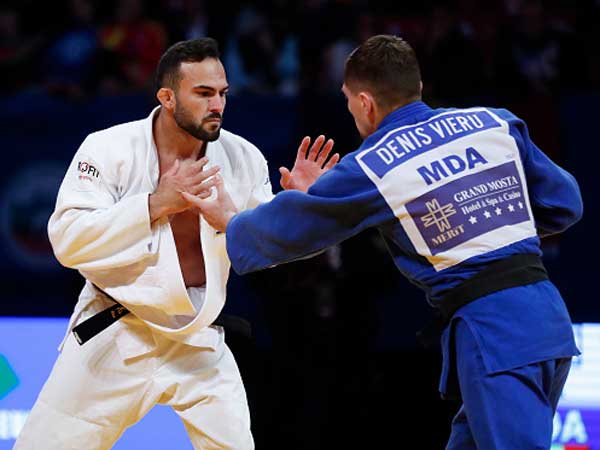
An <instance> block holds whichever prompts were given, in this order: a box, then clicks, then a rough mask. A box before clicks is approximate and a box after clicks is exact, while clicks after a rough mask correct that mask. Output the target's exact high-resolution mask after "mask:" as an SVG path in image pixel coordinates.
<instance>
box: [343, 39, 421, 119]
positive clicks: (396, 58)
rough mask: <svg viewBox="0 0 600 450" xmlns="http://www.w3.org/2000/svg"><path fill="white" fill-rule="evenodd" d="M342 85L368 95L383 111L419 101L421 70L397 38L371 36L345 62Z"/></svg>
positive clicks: (415, 58) (412, 54)
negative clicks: (366, 92) (371, 96)
mask: <svg viewBox="0 0 600 450" xmlns="http://www.w3.org/2000/svg"><path fill="white" fill-rule="evenodd" d="M344 83H345V84H346V86H347V87H348V89H350V90H351V91H352V92H353V93H356V92H359V91H362V90H365V91H368V92H370V93H371V94H372V95H373V97H374V98H375V101H376V102H377V104H378V105H379V106H381V107H382V108H386V109H389V108H393V107H395V106H398V105H401V104H403V103H406V102H408V101H414V100H420V99H421V71H420V70H419V62H418V61H417V56H416V55H415V52H414V50H413V49H412V47H411V46H410V45H408V43H407V42H406V41H405V40H404V39H402V38H399V37H397V36H391V35H384V34H381V35H377V36H373V37H370V38H369V39H367V40H366V41H365V42H364V43H362V44H361V45H360V46H359V47H357V48H356V49H354V51H353V52H352V53H350V56H348V59H347V60H346V67H345V69H344Z"/></svg>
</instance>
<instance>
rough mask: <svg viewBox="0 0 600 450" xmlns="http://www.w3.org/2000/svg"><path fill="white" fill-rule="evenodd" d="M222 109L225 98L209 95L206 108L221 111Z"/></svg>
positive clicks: (211, 110)
mask: <svg viewBox="0 0 600 450" xmlns="http://www.w3.org/2000/svg"><path fill="white" fill-rule="evenodd" d="M223 109H225V98H224V97H221V96H220V95H215V96H213V97H211V99H210V101H209V103H208V110H209V111H210V112H223Z"/></svg>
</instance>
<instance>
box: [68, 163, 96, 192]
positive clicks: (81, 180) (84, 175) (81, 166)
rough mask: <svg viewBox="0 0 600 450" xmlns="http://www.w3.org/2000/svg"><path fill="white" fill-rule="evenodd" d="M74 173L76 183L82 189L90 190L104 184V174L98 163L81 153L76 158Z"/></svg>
mask: <svg viewBox="0 0 600 450" xmlns="http://www.w3.org/2000/svg"><path fill="white" fill-rule="evenodd" d="M74 169H75V170H74V174H72V175H71V176H72V177H74V178H75V180H73V181H75V184H76V186H77V188H78V190H80V191H89V190H93V189H96V188H98V187H99V186H100V185H101V184H102V175H101V173H100V169H99V167H98V164H97V163H96V162H95V161H94V160H93V159H92V158H90V157H89V156H86V155H80V156H78V158H77V159H76V160H75V167H74Z"/></svg>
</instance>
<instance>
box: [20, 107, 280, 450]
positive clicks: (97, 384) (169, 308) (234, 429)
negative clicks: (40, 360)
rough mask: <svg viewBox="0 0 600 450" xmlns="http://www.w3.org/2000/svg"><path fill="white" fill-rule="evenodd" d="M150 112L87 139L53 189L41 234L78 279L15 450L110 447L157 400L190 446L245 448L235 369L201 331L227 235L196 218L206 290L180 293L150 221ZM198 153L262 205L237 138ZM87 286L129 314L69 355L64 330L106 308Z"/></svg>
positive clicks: (247, 147) (171, 260) (178, 276)
mask: <svg viewBox="0 0 600 450" xmlns="http://www.w3.org/2000/svg"><path fill="white" fill-rule="evenodd" d="M158 109H159V108H156V109H155V110H154V111H153V112H152V114H150V116H149V117H147V118H146V119H144V120H140V121H135V122H130V123H126V124H122V125H117V126H115V127H112V128H109V129H106V130H103V131H99V132H97V133H93V134H91V135H89V136H88V137H87V138H86V139H85V141H84V142H83V143H82V145H81V147H80V148H79V150H78V151H77V153H76V155H75V157H74V159H73V161H72V163H71V165H70V167H69V169H68V171H67V174H66V176H65V179H64V180H63V183H62V185H61V188H60V191H59V194H58V199H57V203H56V209H55V211H54V213H53V214H52V216H51V217H50V221H49V224H48V234H49V237H50V241H51V243H52V246H53V249H54V252H55V255H56V257H57V259H58V260H59V261H60V262H61V263H62V264H63V265H64V266H66V267H71V268H74V269H77V270H79V272H80V273H81V274H82V275H83V276H84V277H85V278H86V280H87V281H86V284H85V286H84V288H83V290H82V292H81V294H80V296H79V301H78V303H77V305H76V306H75V310H74V312H73V315H72V317H71V320H70V323H69V327H68V331H67V335H66V336H65V340H64V341H63V343H62V344H61V350H62V351H61V353H60V355H59V357H58V361H57V362H56V365H55V367H54V369H53V371H52V374H51V375H50V378H49V380H48V381H47V382H46V385H45V386H44V388H43V390H42V392H41V393H40V396H39V398H38V401H37V402H36V404H35V406H34V408H33V410H32V412H31V414H30V417H29V418H28V421H27V423H26V425H25V427H24V429H23V431H22V433H21V435H20V436H19V439H18V441H17V444H16V446H15V449H17V450H23V449H31V450H37V449H44V450H52V449H56V450H66V449H84V448H85V449H108V448H110V447H111V446H112V444H113V443H114V442H115V441H116V439H117V438H118V437H119V436H120V435H121V433H122V432H123V431H124V430H125V428H126V427H128V426H130V425H132V424H133V423H135V422H137V421H138V420H139V419H141V418H142V417H143V416H144V414H145V413H147V412H148V411H149V410H150V408H151V407H152V406H153V405H154V404H156V403H157V402H159V403H165V404H169V405H172V406H173V408H174V409H175V411H176V412H177V413H178V414H179V415H180V416H181V417H182V418H183V420H184V423H185V426H186V429H187V430H188V433H189V435H190V439H191V440H192V442H193V444H194V446H195V447H196V448H202V449H225V448H226V449H242V450H245V449H251V448H254V445H253V442H252V436H251V433H250V420H249V414H248V405H247V401H246V395H245V392H244V387H243V384H242V380H241V378H240V375H239V372H238V369H237V365H236V363H235V361H234V359H233V357H232V355H231V352H230V351H229V349H228V348H227V346H226V345H225V342H224V340H223V330H222V329H221V328H220V327H217V326H211V324H212V323H213V321H214V320H215V318H216V317H217V315H218V314H219V313H220V311H221V309H222V307H223V305H224V303H225V294H226V284H227V279H228V276H229V268H230V262H229V258H228V256H227V252H226V249H225V236H224V235H223V234H220V233H218V232H216V231H215V230H214V229H213V228H212V227H211V226H210V225H208V223H206V222H205V221H204V220H202V219H200V220H201V224H200V239H201V243H202V250H203V254H204V262H205V272H206V287H205V288H189V289H186V287H185V284H184V281H183V277H182V273H181V270H180V267H179V260H178V257H177V250H176V246H175V240H174V237H173V233H172V230H171V226H170V223H169V220H168V218H166V217H164V218H162V219H160V220H158V221H156V222H155V223H153V224H151V223H150V217H149V210H148V195H149V194H150V193H152V192H154V191H155V189H156V187H157V185H158V179H159V165H158V155H157V151H156V146H155V144H154V139H153V134H152V123H153V118H154V117H155V114H156V113H157V112H158ZM206 156H207V157H208V158H209V163H208V164H207V166H206V168H209V167H211V166H214V165H217V166H219V167H220V173H221V175H222V176H223V179H224V182H225V187H226V189H227V191H228V193H229V194H230V196H231V197H232V199H233V201H234V203H235V204H236V206H237V207H238V208H239V209H247V208H252V207H254V206H256V205H257V204H259V203H261V202H265V201H269V200H270V199H271V198H272V195H273V194H272V189H271V184H270V182H269V177H268V169H267V164H266V161H265V159H264V157H263V156H262V154H261V153H260V152H259V150H258V149H257V148H256V147H255V146H254V145H252V144H251V143H249V142H248V141H246V140H245V139H243V138H241V137H240V136H237V135H235V134H233V133H230V132H228V131H225V130H221V135H220V137H219V139H218V140H217V141H215V142H211V143H209V144H208V146H207V149H206ZM92 283H93V284H95V285H96V286H98V287H100V288H101V289H102V290H103V291H104V292H106V293H108V294H109V295H111V296H112V297H114V298H115V299H117V300H118V301H119V302H120V303H121V304H123V305H125V306H126V307H127V308H129V310H130V311H132V313H133V314H130V315H128V316H126V317H124V318H123V319H121V320H120V321H119V322H117V323H115V324H113V325H111V326H110V327H109V328H107V329H106V330H104V331H102V332H101V333H100V334H99V335H98V336H96V337H94V338H93V339H91V340H90V341H89V342H87V343H86V344H85V345H83V346H79V345H78V344H77V343H76V341H75V340H74V338H73V336H72V333H71V332H70V330H71V329H72V327H73V326H74V325H76V324H77V323H80V322H81V321H82V320H84V319H85V318H87V317H89V316H91V315H93V314H95V313H96V312H98V311H101V310H102V309H104V308H106V307H108V306H111V305H112V304H113V303H112V302H111V301H110V300H108V299H107V298H106V296H105V295H103V293H102V292H100V291H99V290H98V289H96V288H95V287H94V285H93V284H92ZM207 400H208V401H207Z"/></svg>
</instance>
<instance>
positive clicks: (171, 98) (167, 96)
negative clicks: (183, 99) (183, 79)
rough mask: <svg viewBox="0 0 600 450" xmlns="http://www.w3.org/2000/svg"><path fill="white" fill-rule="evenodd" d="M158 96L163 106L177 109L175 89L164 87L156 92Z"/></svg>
mask: <svg viewBox="0 0 600 450" xmlns="http://www.w3.org/2000/svg"><path fill="white" fill-rule="evenodd" d="M156 98H157V99H158V101H159V102H160V104H161V105H162V107H163V108H166V109H170V110H174V109H175V92H174V91H173V89H170V88H165V87H162V88H160V89H159V90H158V92H157V93H156Z"/></svg>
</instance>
